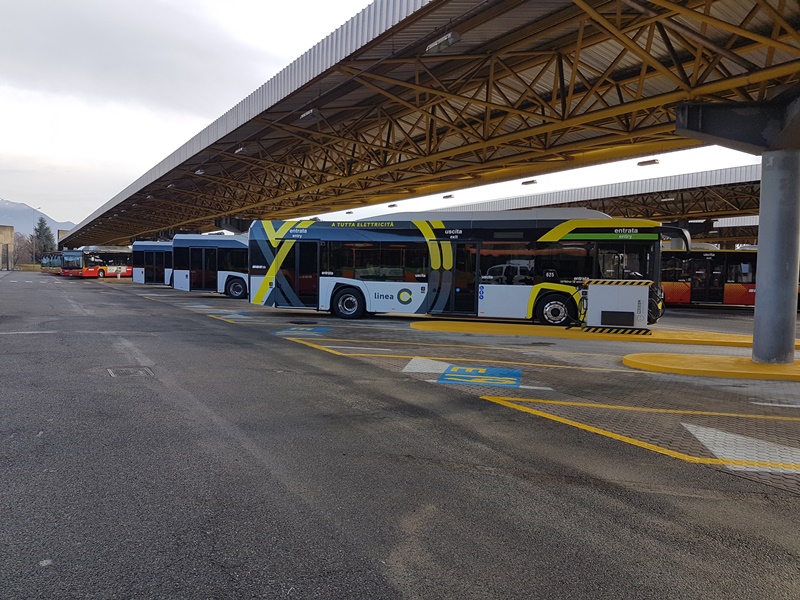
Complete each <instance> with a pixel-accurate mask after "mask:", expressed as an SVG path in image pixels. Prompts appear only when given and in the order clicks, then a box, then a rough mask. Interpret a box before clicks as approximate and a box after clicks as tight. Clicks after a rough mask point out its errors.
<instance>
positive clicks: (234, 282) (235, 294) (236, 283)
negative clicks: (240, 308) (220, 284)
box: [225, 277, 247, 300]
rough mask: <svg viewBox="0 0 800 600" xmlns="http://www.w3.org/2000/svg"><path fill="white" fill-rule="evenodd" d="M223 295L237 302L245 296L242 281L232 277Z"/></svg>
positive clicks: (245, 291)
mask: <svg viewBox="0 0 800 600" xmlns="http://www.w3.org/2000/svg"><path fill="white" fill-rule="evenodd" d="M225 293H226V294H228V296H230V297H231V298H235V299H237V300H239V299H241V298H244V297H245V296H247V286H246V285H245V283H244V281H242V279H241V278H239V277H233V278H231V279H230V280H229V281H228V284H227V285H226V286H225Z"/></svg>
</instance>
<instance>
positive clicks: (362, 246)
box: [249, 208, 690, 325]
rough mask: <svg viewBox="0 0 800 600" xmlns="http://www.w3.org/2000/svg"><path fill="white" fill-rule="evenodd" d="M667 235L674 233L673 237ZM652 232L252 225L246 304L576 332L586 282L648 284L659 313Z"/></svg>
mask: <svg viewBox="0 0 800 600" xmlns="http://www.w3.org/2000/svg"><path fill="white" fill-rule="evenodd" d="M668 232H669V233H668ZM676 232H677V235H680V236H681V238H682V239H683V240H684V242H685V243H686V244H687V247H688V244H689V243H690V242H689V238H688V233H687V232H686V231H684V230H677V229H670V228H664V227H662V226H661V225H660V223H658V222H656V221H650V220H644V219H612V218H611V217H609V216H608V215H605V214H603V213H600V212H597V211H592V210H588V209H552V208H551V209H546V208H543V209H534V210H524V211H513V212H468V213H467V212H439V213H417V214H414V213H405V214H396V215H391V216H382V217H377V218H373V219H367V220H362V221H348V222H341V221H331V222H325V221H318V220H297V221H254V222H253V223H252V225H251V226H250V232H249V239H250V301H251V302H252V303H253V304H261V305H266V306H274V307H291V308H309V309H316V310H320V311H322V310H324V311H330V312H331V313H333V314H334V315H335V316H338V317H341V318H345V319H355V318H359V317H362V316H364V315H366V314H371V313H412V314H426V313H427V314H437V315H458V316H469V315H472V316H476V317H501V318H518V319H535V320H536V321H538V322H539V323H542V324H547V325H567V324H570V323H574V322H576V321H578V320H579V319H580V318H581V316H582V311H583V310H584V302H583V297H584V295H583V294H584V291H585V285H584V284H585V282H586V281H587V280H591V279H615V280H634V279H635V280H650V281H652V282H653V283H652V284H651V285H650V289H649V302H648V304H649V306H648V308H649V310H648V319H649V321H650V322H651V323H653V322H655V321H656V320H657V319H658V318H659V317H660V316H661V314H662V312H663V302H662V292H661V286H660V279H661V273H660V251H661V241H660V240H661V234H662V233H668V235H672V236H674V235H676Z"/></svg>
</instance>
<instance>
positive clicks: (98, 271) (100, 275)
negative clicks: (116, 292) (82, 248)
mask: <svg viewBox="0 0 800 600" xmlns="http://www.w3.org/2000/svg"><path fill="white" fill-rule="evenodd" d="M97 276H98V277H99V278H100V279H102V278H103V277H105V276H106V272H105V271H103V269H98V270H97Z"/></svg>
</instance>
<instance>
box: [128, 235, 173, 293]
mask: <svg viewBox="0 0 800 600" xmlns="http://www.w3.org/2000/svg"><path fill="white" fill-rule="evenodd" d="M133 282H134V283H148V284H149V283H154V284H159V285H172V242H149V241H137V242H133Z"/></svg>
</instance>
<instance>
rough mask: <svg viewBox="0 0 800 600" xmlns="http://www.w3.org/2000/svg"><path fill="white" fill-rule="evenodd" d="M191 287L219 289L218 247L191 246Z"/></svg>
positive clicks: (203, 289) (197, 289)
mask: <svg viewBox="0 0 800 600" xmlns="http://www.w3.org/2000/svg"><path fill="white" fill-rule="evenodd" d="M189 289H190V290H192V291H209V292H216V291H217V249H216V248H189Z"/></svg>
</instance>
